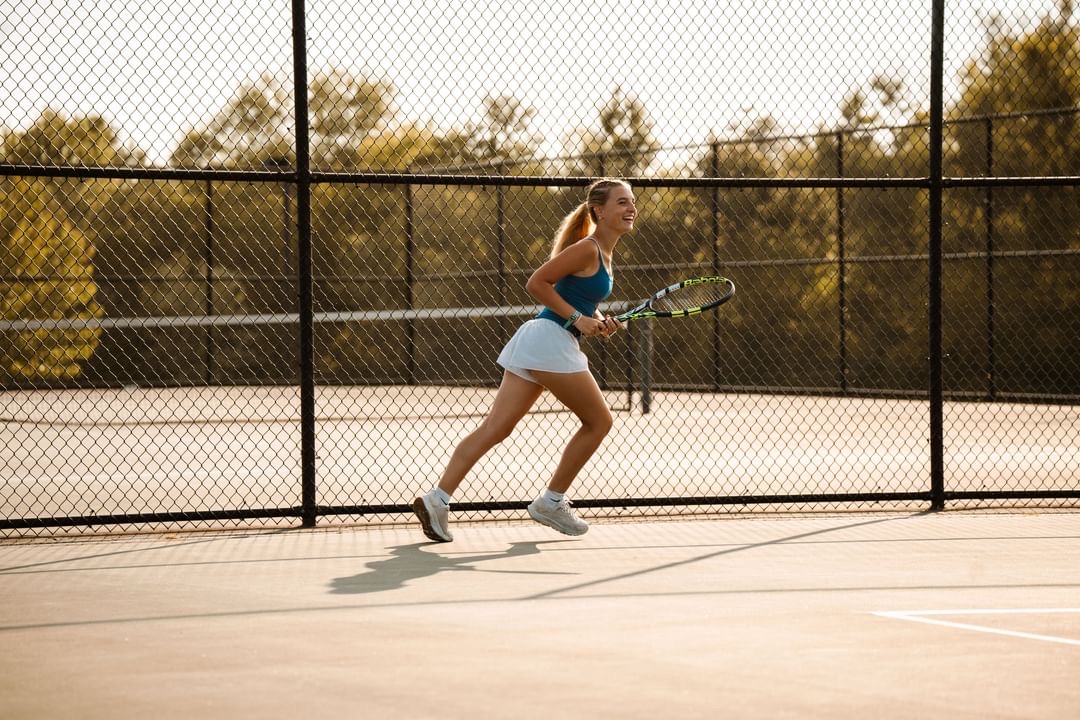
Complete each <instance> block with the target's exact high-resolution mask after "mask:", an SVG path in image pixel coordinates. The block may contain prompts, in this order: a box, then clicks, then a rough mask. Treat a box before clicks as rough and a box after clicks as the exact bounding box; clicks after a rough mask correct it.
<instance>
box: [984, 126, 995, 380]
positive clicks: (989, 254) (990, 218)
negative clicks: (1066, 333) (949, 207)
mask: <svg viewBox="0 0 1080 720" xmlns="http://www.w3.org/2000/svg"><path fill="white" fill-rule="evenodd" d="M993 175H994V121H993V119H992V118H990V117H987V118H986V177H993ZM983 208H984V215H985V220H986V386H987V387H986V392H987V396H988V398H989V399H990V400H993V399H995V398H996V397H997V358H996V357H995V349H996V348H995V344H994V186H993V185H987V186H986V195H985V196H984V197H983Z"/></svg>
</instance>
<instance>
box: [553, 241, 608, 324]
mask: <svg viewBox="0 0 1080 720" xmlns="http://www.w3.org/2000/svg"><path fill="white" fill-rule="evenodd" d="M593 242H594V243H595V242H596V240H593ZM596 254H597V255H599V256H600V267H599V268H598V269H597V271H596V272H595V273H593V274H592V275H589V276H588V277H580V276H578V275H567V276H566V277H564V278H562V279H561V280H559V281H558V282H557V283H555V292H557V293H559V296H560V297H562V299H563V300H565V301H566V302H568V303H570V304H571V305H572V306H573V307H574V309H575V310H577V311H578V312H580V313H581V314H582V315H588V316H590V317H592V315H593V313H595V312H596V307H597V305H599V304H600V303H601V302H603V301H604V300H605V299H606V298H607V296H608V295H610V294H611V289H612V287H614V284H615V281H614V278H612V276H611V273H609V272H608V269H607V267H605V266H604V254H603V253H601V252H600V246H599V245H597V246H596ZM536 317H538V318H544V319H546V320H552V321H554V322H557V323H559V324H560V325H564V324H565V323H566V320H567V318H564V317H559V316H558V315H556V314H555V313H554V312H552V310H551V308H544V309H543V310H541V311H540V312H539V313H538V314H537V316H536ZM569 329H570V330H571V331H572V332H573V333H574V334H575V335H578V334H579V332H578V330H577V328H569Z"/></svg>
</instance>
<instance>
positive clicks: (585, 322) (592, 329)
mask: <svg viewBox="0 0 1080 720" xmlns="http://www.w3.org/2000/svg"><path fill="white" fill-rule="evenodd" d="M574 327H576V328H577V329H578V331H579V332H580V333H581V334H582V335H584V336H585V337H597V336H600V335H604V334H606V333H605V332H604V329H605V326H604V321H603V320H597V319H596V318H594V317H588V316H586V315H582V316H581V317H579V318H578V319H577V320H575V321H574Z"/></svg>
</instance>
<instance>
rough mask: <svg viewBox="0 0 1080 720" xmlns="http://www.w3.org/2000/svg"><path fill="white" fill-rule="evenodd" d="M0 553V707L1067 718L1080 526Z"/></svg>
mask: <svg viewBox="0 0 1080 720" xmlns="http://www.w3.org/2000/svg"><path fill="white" fill-rule="evenodd" d="M454 530H455V535H456V540H455V542H453V543H451V544H445V545H436V544H431V543H428V542H426V541H425V539H424V538H423V536H422V535H421V534H420V532H419V530H418V529H416V528H414V527H399V526H376V527H369V528H363V529H358V528H333V529H316V530H271V531H248V532H233V533H225V532H217V533H177V534H171V535H165V534H158V535H138V536H127V537H111V538H96V539H87V538H82V539H65V540H55V539H54V540H45V539H37V540H6V541H2V542H0V597H2V598H3V601H2V603H0V645H2V647H3V648H4V651H3V653H0V717H3V718H8V719H12V720H14V719H17V718H45V717H61V716H63V717H68V716H71V717H79V718H110V719H120V718H146V717H154V718H157V719H163V718H181V717H182V718H192V717H197V718H248V717H250V718H256V717H258V718H267V717H373V718H428V717H430V718H435V717H439V718H478V717H500V718H501V717H522V718H549V717H559V716H564V715H571V716H578V717H612V718H664V717H678V718H684V717H710V718H711V717H717V716H724V717H751V718H754V717H761V718H766V717H767V718H788V717H790V718H796V717H798V718H803V717H829V718H866V717H875V718H910V717H920V718H989V717H994V718H1074V717H1078V716H1080V684H1078V683H1077V682H1076V679H1077V677H1080V562H1077V558H1080V513H1077V512H1052V511H1046V512H1025V513H1019V512H978V513H976V512H945V513H936V514H919V513H907V514H900V513H882V514H863V513H859V514H856V513H850V514H828V515H800V516H779V515H770V516H768V517H760V516H756V517H729V518H723V519H695V520H686V519H684V520H679V521H653V522H641V521H637V522H627V521H612V520H597V521H595V522H594V525H593V528H592V530H591V531H590V532H589V534H588V535H585V536H584V537H582V538H565V537H563V536H560V535H557V534H554V533H552V532H551V531H549V530H547V529H546V528H542V527H539V526H536V525H532V524H525V523H520V522H510V521H507V522H504V523H501V524H498V523H485V524H472V525H466V524H458V525H456V526H455V527H454Z"/></svg>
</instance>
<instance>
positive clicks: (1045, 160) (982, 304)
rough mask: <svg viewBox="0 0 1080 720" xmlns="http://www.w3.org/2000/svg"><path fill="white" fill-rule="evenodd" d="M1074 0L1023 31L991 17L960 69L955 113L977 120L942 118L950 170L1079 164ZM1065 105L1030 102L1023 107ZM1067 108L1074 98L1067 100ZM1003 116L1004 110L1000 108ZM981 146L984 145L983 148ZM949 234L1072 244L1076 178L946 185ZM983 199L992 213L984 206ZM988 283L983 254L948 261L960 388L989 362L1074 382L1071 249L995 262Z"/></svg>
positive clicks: (976, 382) (999, 369)
mask: <svg viewBox="0 0 1080 720" xmlns="http://www.w3.org/2000/svg"><path fill="white" fill-rule="evenodd" d="M1071 15H1072V3H1071V2H1062V3H1061V6H1060V8H1059V12H1058V13H1057V14H1056V15H1053V14H1051V15H1048V16H1046V17H1045V18H1043V19H1042V20H1041V21H1040V22H1039V24H1038V25H1037V26H1036V27H1034V28H1033V29H1031V30H1030V31H1027V32H1024V33H1015V32H1009V31H1008V30H1007V29H1006V25H1005V24H1004V23H1003V22H1001V21H999V20H997V19H992V20H991V21H990V22H989V23H988V24H987V29H986V45H985V48H984V50H983V51H982V52H981V53H980V54H979V55H977V56H975V57H973V58H971V59H970V60H969V61H968V62H967V63H966V65H965V67H964V70H963V72H962V75H961V92H960V96H959V99H958V100H957V102H956V103H955V105H954V106H953V107H952V108H950V110H949V116H950V117H952V118H960V117H967V118H972V117H974V118H976V119H978V120H979V121H978V122H973V121H970V120H969V121H966V122H955V123H950V124H949V125H947V128H946V129H947V131H948V138H947V140H948V144H947V148H948V149H949V153H948V154H947V156H946V158H945V161H946V168H947V171H948V172H950V174H959V175H969V176H979V175H983V174H987V173H988V172H990V173H992V174H994V175H1006V176H1009V175H1014V176H1019V175H1035V176H1040V175H1069V174H1075V173H1076V168H1077V167H1080V143H1078V142H1077V124H1078V120H1080V116H1078V115H1077V113H1076V112H1075V108H1076V107H1077V106H1080V72H1078V68H1080V30H1078V28H1077V26H1076V24H1075V23H1074V22H1073V21H1072V20H1071ZM1054 109H1065V110H1066V112H1061V113H1056V114H1055V113H1050V114H1037V113H1033V112H1032V111H1039V110H1054ZM1069 109H1072V110H1071V111H1069ZM1003 116H1004V117H1003ZM987 148H991V149H992V150H991V154H990V155H989V156H988V155H987ZM949 198H950V199H951V200H952V201H951V202H948V203H947V204H946V213H947V214H946V229H947V235H946V243H947V249H948V250H950V251H953V252H968V253H970V252H983V251H985V250H986V248H987V243H988V242H989V241H991V240H992V242H993V247H994V250H995V251H1003V250H1004V251H1030V250H1044V251H1062V250H1065V251H1075V250H1078V249H1080V233H1078V232H1077V230H1076V222H1075V208H1076V207H1077V204H1078V203H1077V199H1078V191H1077V189H1076V188H1075V187H1068V186H1060V187H1054V186H1047V187H1019V188H994V189H993V190H992V191H985V190H980V191H963V190H952V191H950V192H949ZM987 209H991V210H992V212H993V214H992V215H989V216H988V215H987ZM995 268H996V272H995V273H994V275H993V283H994V284H993V286H991V287H988V286H987V274H988V273H987V270H988V268H987V266H986V262H985V261H978V262H976V261H969V262H965V263H951V264H949V265H947V266H946V275H945V278H944V280H945V283H946V292H947V297H946V309H947V313H946V318H945V334H946V337H945V339H946V347H947V351H948V352H949V353H950V357H951V358H952V361H951V362H950V364H949V366H948V367H947V369H948V370H952V373H951V375H950V376H949V377H951V379H952V380H953V383H954V384H955V385H957V386H959V387H960V388H962V389H974V390H980V391H981V390H984V389H985V388H986V387H987V379H988V375H989V372H990V371H991V370H993V372H994V373H995V376H996V385H997V387H998V389H1003V390H1013V391H1026V392H1051V393H1056V392H1063V391H1064V392H1077V388H1080V368H1078V367H1077V365H1076V363H1075V360H1074V358H1075V357H1076V354H1077V352H1078V351H1080V345H1078V343H1077V340H1076V338H1077V337H1080V326H1078V325H1077V321H1076V318H1078V317H1080V292H1078V291H1077V289H1076V283H1075V282H1074V280H1073V277H1074V276H1075V263H1074V262H1072V261H1071V259H1069V258H1068V257H1062V258H1055V257H1054V256H1051V255H1047V256H1043V257H1031V258H1015V259H1008V260H1002V259H1000V258H999V259H998V260H997V261H996V262H995ZM991 289H992V290H993V293H994V299H995V303H994V307H993V308H992V309H993V312H994V318H993V319H994V327H995V337H994V340H995V343H996V347H995V354H996V357H995V367H993V368H991V366H990V365H989V348H988V346H987V345H988V341H989V338H987V337H986V328H987V323H988V320H989V319H988V317H987V314H988V308H987V302H988V293H989V291H990V290H991Z"/></svg>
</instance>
